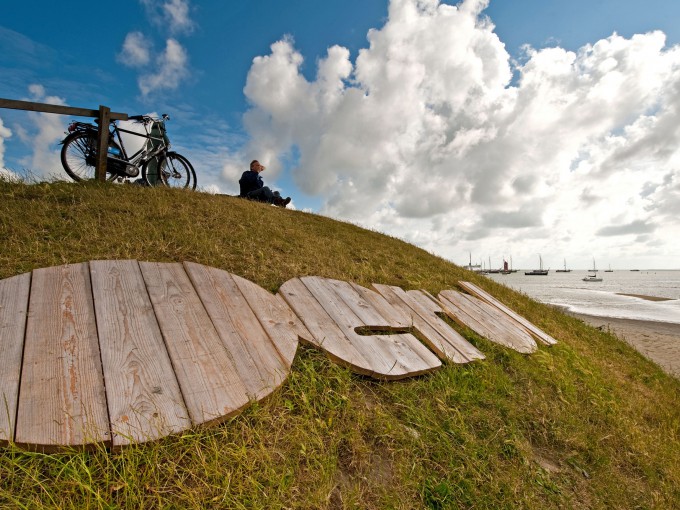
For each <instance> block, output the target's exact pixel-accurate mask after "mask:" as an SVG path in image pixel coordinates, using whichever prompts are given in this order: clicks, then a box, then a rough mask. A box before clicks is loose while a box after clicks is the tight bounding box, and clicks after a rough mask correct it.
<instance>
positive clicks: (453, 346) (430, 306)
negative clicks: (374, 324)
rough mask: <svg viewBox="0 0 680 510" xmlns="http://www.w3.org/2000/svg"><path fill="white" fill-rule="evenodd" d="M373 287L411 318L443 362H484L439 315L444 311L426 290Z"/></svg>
mask: <svg viewBox="0 0 680 510" xmlns="http://www.w3.org/2000/svg"><path fill="white" fill-rule="evenodd" d="M373 287H374V288H375V289H376V290H377V291H378V292H379V293H380V294H381V295H382V296H383V297H384V298H385V299H386V300H387V301H388V302H389V303H390V305H392V306H393V307H394V308H397V309H399V310H401V312H402V313H403V314H405V315H407V316H408V317H409V319H410V320H411V322H412V324H413V327H414V328H416V329H417V330H418V332H419V333H420V335H421V336H422V337H423V341H424V342H425V343H426V344H427V345H428V346H429V347H430V349H432V350H433V351H434V352H435V353H436V354H437V356H439V358H440V359H442V360H446V361H451V362H453V363H468V362H470V361H473V360H476V359H484V354H482V353H481V352H480V351H479V350H478V349H477V348H476V347H475V346H473V345H472V344H471V343H470V342H468V341H467V340H465V339H464V338H463V337H462V336H461V335H460V334H459V333H458V332H457V331H456V330H455V329H453V328H451V327H450V326H449V325H448V324H446V322H444V321H443V320H442V319H440V318H439V317H438V316H437V315H436V314H437V313H438V312H439V313H444V312H443V310H442V308H441V307H440V306H439V305H438V304H437V303H436V302H435V301H433V300H432V299H431V298H430V297H429V295H427V294H425V293H423V292H422V291H408V292H405V291H404V290H403V289H401V288H399V287H394V286H390V285H380V284H373Z"/></svg>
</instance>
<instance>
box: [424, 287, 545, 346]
mask: <svg viewBox="0 0 680 510" xmlns="http://www.w3.org/2000/svg"><path fill="white" fill-rule="evenodd" d="M438 298H439V301H440V302H441V303H442V305H443V309H444V311H445V312H446V315H448V316H449V317H450V318H451V319H453V320H454V321H456V322H458V323H459V324H462V325H464V326H467V327H469V328H470V329H473V330H474V331H476V332H477V333H479V334H480V335H482V336H484V337H486V338H488V339H489V340H491V341H492V342H494V343H497V344H499V345H503V346H505V347H508V348H510V349H514V350H516V351H517V352H521V353H523V354H531V353H532V352H535V351H536V349H538V346H537V345H536V342H535V341H534V339H533V338H532V337H531V335H529V333H527V331H526V330H524V329H523V328H521V327H520V326H519V325H518V324H517V323H515V322H514V321H512V320H511V319H510V318H509V317H508V316H507V315H505V314H504V313H503V312H501V311H499V310H498V309H497V308H495V307H493V306H491V305H489V304H487V303H485V302H484V301H481V300H480V299H477V298H475V297H473V296H469V295H466V294H461V293H460V292H456V291H455V290H444V291H442V292H440V293H439V296H438Z"/></svg>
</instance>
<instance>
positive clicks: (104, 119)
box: [94, 106, 111, 182]
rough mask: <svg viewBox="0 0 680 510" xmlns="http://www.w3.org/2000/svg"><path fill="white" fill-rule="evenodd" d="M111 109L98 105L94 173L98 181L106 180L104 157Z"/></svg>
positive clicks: (106, 149)
mask: <svg viewBox="0 0 680 510" xmlns="http://www.w3.org/2000/svg"><path fill="white" fill-rule="evenodd" d="M110 122H111V109H110V108H109V107H108V106H100V107H99V123H98V125H97V160H96V162H95V170H94V175H95V179H97V180H98V181H102V182H104V181H106V158H107V157H108V155H109V154H108V150H109V124H110Z"/></svg>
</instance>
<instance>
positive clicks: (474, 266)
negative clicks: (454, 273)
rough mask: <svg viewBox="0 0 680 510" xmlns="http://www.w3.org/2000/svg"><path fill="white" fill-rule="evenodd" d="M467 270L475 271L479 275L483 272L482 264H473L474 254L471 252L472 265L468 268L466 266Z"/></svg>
mask: <svg viewBox="0 0 680 510" xmlns="http://www.w3.org/2000/svg"><path fill="white" fill-rule="evenodd" d="M464 267H465V269H469V270H470V271H474V272H476V273H479V272H480V271H481V270H482V265H481V264H473V263H472V252H470V263H469V264H468V265H467V266H464Z"/></svg>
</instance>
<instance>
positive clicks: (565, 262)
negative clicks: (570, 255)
mask: <svg viewBox="0 0 680 510" xmlns="http://www.w3.org/2000/svg"><path fill="white" fill-rule="evenodd" d="M555 272H556V273H571V269H567V259H564V269H555Z"/></svg>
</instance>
